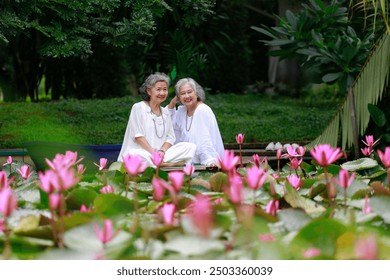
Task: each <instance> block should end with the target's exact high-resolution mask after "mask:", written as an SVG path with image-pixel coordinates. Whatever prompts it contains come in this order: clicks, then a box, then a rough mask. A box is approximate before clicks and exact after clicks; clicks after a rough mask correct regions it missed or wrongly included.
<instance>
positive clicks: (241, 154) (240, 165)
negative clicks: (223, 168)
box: [239, 145, 242, 167]
mask: <svg viewBox="0 0 390 280" xmlns="http://www.w3.org/2000/svg"><path fill="white" fill-rule="evenodd" d="M239 147H240V167H242V149H241V145H239Z"/></svg>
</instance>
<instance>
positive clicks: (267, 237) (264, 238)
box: [259, 233, 276, 242]
mask: <svg viewBox="0 0 390 280" xmlns="http://www.w3.org/2000/svg"><path fill="white" fill-rule="evenodd" d="M259 240H260V241H261V242H274V241H276V237H275V235H273V234H272V233H264V234H259Z"/></svg>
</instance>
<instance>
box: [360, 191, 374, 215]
mask: <svg viewBox="0 0 390 280" xmlns="http://www.w3.org/2000/svg"><path fill="white" fill-rule="evenodd" d="M362 212H363V214H368V213H371V212H372V210H371V206H370V200H369V198H368V194H366V197H365V199H364V205H363V209H362Z"/></svg>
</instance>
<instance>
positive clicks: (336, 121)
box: [306, 32, 390, 150]
mask: <svg viewBox="0 0 390 280" xmlns="http://www.w3.org/2000/svg"><path fill="white" fill-rule="evenodd" d="M389 76H390V36H389V33H387V32H385V33H384V34H383V36H382V37H381V38H380V39H379V40H378V42H377V44H376V45H375V46H374V48H373V50H372V52H371V54H370V56H369V57H368V59H367V61H366V64H365V65H364V66H363V68H362V70H361V71H360V73H359V75H358V76H357V78H356V79H355V82H354V84H353V85H352V92H353V95H354V101H355V109H356V118H357V120H356V121H357V127H358V134H359V136H362V135H363V134H364V132H365V131H366V128H367V126H368V122H369V120H370V114H369V111H368V109H367V105H368V104H369V103H372V104H375V105H376V104H378V102H379V101H380V99H381V98H382V96H383V93H384V91H385V87H386V86H387V84H388V82H389ZM349 102H350V100H349V98H348V95H347V96H346V98H345V100H344V102H343V103H342V105H341V106H340V108H339V110H338V111H337V113H336V114H335V116H334V118H333V119H332V121H331V122H330V123H329V125H328V126H327V127H326V128H325V130H324V131H323V133H322V134H321V135H320V136H318V137H317V138H316V139H315V140H314V141H313V142H311V143H309V144H308V145H307V146H306V147H307V148H312V147H313V146H314V145H316V144H319V143H327V144H329V145H331V146H333V147H336V146H338V144H339V141H338V140H339V135H340V134H341V139H340V140H341V148H342V150H346V149H348V148H350V147H351V146H352V145H353V130H352V122H351V113H350V106H349ZM339 128H340V129H341V133H340V131H339Z"/></svg>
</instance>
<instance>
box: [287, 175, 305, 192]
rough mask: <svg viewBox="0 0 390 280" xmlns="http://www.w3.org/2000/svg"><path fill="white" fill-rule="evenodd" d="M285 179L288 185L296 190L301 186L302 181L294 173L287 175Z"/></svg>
mask: <svg viewBox="0 0 390 280" xmlns="http://www.w3.org/2000/svg"><path fill="white" fill-rule="evenodd" d="M287 181H288V182H289V183H290V185H291V186H292V187H293V188H294V189H296V190H297V191H298V190H299V189H300V188H301V187H302V185H303V183H304V181H301V178H300V177H299V176H297V175H295V174H292V175H290V176H288V177H287Z"/></svg>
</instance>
